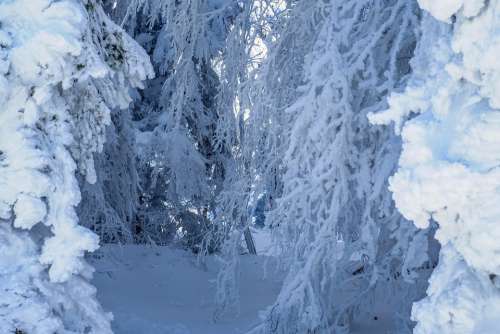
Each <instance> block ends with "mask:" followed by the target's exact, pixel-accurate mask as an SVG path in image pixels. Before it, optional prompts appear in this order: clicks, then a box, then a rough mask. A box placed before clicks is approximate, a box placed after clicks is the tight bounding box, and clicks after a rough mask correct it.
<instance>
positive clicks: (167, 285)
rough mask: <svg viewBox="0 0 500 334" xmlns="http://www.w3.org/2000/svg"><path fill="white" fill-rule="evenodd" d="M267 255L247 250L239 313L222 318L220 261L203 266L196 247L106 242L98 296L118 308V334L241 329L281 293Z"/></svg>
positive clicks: (96, 261)
mask: <svg viewBox="0 0 500 334" xmlns="http://www.w3.org/2000/svg"><path fill="white" fill-rule="evenodd" d="M261 244H262V243H261ZM260 250H261V251H262V249H260ZM266 259H267V260H269V257H266V256H250V255H242V256H241V270H242V275H241V292H240V298H241V308H240V310H239V315H236V314H232V315H227V316H226V317H224V318H222V319H221V320H219V321H217V322H214V320H213V313H214V309H215V305H214V300H215V290H216V289H215V288H216V286H215V284H216V283H215V280H216V277H217V271H218V267H219V264H218V262H217V261H216V259H215V258H213V257H209V258H208V259H207V263H206V266H200V265H198V264H197V261H196V256H195V255H193V254H192V253H190V252H186V251H182V250H178V249H172V248H168V247H151V246H136V245H133V246H130V245H128V246H105V247H103V248H102V249H101V250H100V251H99V252H98V253H97V254H96V256H95V257H94V258H92V260H91V261H92V264H93V265H94V267H95V268H96V272H95V274H94V280H93V283H94V284H95V285H96V286H97V289H98V298H99V300H100V302H101V303H102V305H103V307H104V308H105V309H106V310H107V311H111V312H112V313H113V315H114V321H113V329H114V332H115V333H116V334H238V333H245V332H246V331H247V330H248V329H250V328H252V327H253V326H255V325H256V324H258V323H259V322H260V320H259V312H260V311H262V310H264V309H265V308H266V307H268V306H269V305H271V304H272V303H273V301H274V300H275V298H276V296H277V295H278V293H279V290H280V286H281V283H282V282H281V279H280V278H278V277H279V276H280V275H275V274H274V275H269V277H270V278H264V262H265V261H266ZM274 262H275V261H268V265H267V268H268V271H269V272H275V270H273V269H272V268H271V267H272V266H273V264H272V263H274ZM277 276H278V277H277Z"/></svg>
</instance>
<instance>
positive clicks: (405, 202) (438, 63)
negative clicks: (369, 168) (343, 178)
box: [371, 0, 500, 334]
mask: <svg viewBox="0 0 500 334" xmlns="http://www.w3.org/2000/svg"><path fill="white" fill-rule="evenodd" d="M419 4H420V6H421V7H422V8H423V9H424V10H426V11H428V13H427V14H425V15H424V18H423V23H422V25H421V34H422V37H421V39H420V41H419V46H418V51H417V53H416V55H415V58H414V59H413V61H412V68H413V74H412V76H411V80H410V81H409V83H408V87H407V88H406V89H405V90H404V91H402V92H400V93H394V94H392V95H391V97H390V99H389V109H388V110H387V111H385V112H383V113H379V114H374V115H372V116H371V119H372V121H373V122H374V123H378V124H387V123H390V122H391V121H393V122H394V123H395V130H396V132H397V133H401V136H402V139H403V142H404V144H403V151H402V154H401V157H400V159H399V168H398V170H397V172H396V174H395V175H394V176H393V177H392V178H391V180H390V189H391V191H392V192H393V194H394V200H395V202H396V206H397V208H398V210H399V211H400V212H401V213H402V214H403V215H404V216H405V217H406V218H407V219H409V220H412V221H413V222H414V223H415V225H416V226H417V227H419V228H427V226H429V224H430V222H436V223H437V224H438V225H439V228H438V230H437V232H436V239H437V240H438V241H439V243H440V244H441V246H442V248H441V252H440V257H439V264H438V266H437V268H436V270H435V271H434V272H433V274H432V276H431V278H430V286H429V288H428V290H427V297H426V298H424V299H423V300H421V301H419V302H417V303H416V304H414V307H413V311H412V318H413V320H415V321H417V326H416V328H415V333H418V334H424V333H495V332H497V331H498V328H499V326H500V318H499V317H498V314H499V312H500V281H499V280H498V275H500V260H499V257H498V253H499V251H500V245H499V243H498V239H499V237H500V229H499V227H498V219H499V217H500V211H499V206H498V202H499V200H500V192H499V189H500V187H499V186H500V170H499V162H500V155H499V152H500V150H499V149H498V147H499V144H500V137H499V133H500V122H499V120H500V62H499V61H498V55H499V54H500V43H499V37H500V2H499V1H495V0H493V1H482V0H470V1H467V0H466V1H439V2H434V1H425V0H419Z"/></svg>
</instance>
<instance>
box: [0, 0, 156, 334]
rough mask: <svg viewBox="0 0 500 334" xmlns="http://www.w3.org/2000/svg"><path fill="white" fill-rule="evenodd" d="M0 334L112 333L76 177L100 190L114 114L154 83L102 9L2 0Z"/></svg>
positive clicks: (69, 2)
mask: <svg viewBox="0 0 500 334" xmlns="http://www.w3.org/2000/svg"><path fill="white" fill-rule="evenodd" d="M0 22H1V24H0V101H1V105H2V107H1V109H0V239H1V244H0V252H1V254H2V257H1V259H0V300H1V303H0V331H1V332H3V333H11V332H15V331H22V332H26V333H37V334H39V333H40V334H45V333H46V334H53V333H96V334H97V333H98V334H104V333H111V328H110V319H111V316H110V315H109V314H107V313H105V312H104V311H103V310H102V309H101V307H100V306H99V304H98V303H97V301H96V299H95V289H94V288H93V287H92V286H91V285H90V284H89V282H88V281H89V279H90V278H91V275H92V268H91V267H90V266H89V265H88V264H87V263H86V261H85V260H84V254H85V252H87V251H93V250H95V249H97V247H98V242H99V240H98V237H97V236H96V235H95V234H94V233H92V232H91V231H89V230H88V229H86V228H84V227H82V226H80V225H79V224H78V223H79V222H78V217H77V214H76V212H75V207H76V206H77V205H78V203H79V201H80V191H79V187H78V182H77V179H76V176H75V173H76V171H77V169H78V170H80V173H82V174H84V175H85V176H86V179H87V180H88V181H89V182H94V181H95V179H96V173H95V169H94V161H93V154H94V153H95V152H98V151H100V150H101V149H102V146H103V141H104V138H105V137H104V133H105V127H106V125H108V124H109V123H110V109H112V108H126V107H127V106H128V104H129V102H130V101H131V99H130V97H129V92H128V89H129V87H131V86H132V87H140V86H141V81H142V80H144V79H146V77H147V76H150V75H151V74H152V72H151V69H150V65H149V62H148V59H147V56H146V55H145V53H144V52H143V51H142V49H140V47H139V46H138V45H137V44H136V43H135V42H134V41H133V40H132V39H131V38H130V37H128V36H127V35H126V34H125V33H124V31H123V30H122V29H120V28H119V27H118V26H116V25H115V24H113V23H112V22H111V21H110V20H109V19H108V18H107V17H106V15H105V14H104V12H103V10H102V8H101V7H100V5H99V3H98V2H96V1H92V0H88V1H75V0H63V1H57V2H54V1H50V0H14V1H3V2H0Z"/></svg>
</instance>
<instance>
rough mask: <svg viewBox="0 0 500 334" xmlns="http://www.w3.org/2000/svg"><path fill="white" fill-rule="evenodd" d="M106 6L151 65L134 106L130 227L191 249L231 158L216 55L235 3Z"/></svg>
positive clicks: (142, 237)
mask: <svg viewBox="0 0 500 334" xmlns="http://www.w3.org/2000/svg"><path fill="white" fill-rule="evenodd" d="M108 7H109V9H110V12H112V13H113V16H114V17H115V19H116V20H118V21H121V22H123V26H124V27H126V29H127V30H128V31H129V33H130V34H131V35H132V36H134V38H135V39H136V40H137V41H138V42H139V43H140V44H141V45H142V46H143V47H144V48H145V49H146V51H147V52H148V54H149V55H150V57H151V59H152V62H153V65H154V68H155V72H156V78H155V79H154V80H151V81H149V82H148V83H147V89H146V90H145V91H144V94H141V95H140V96H138V98H137V100H136V103H135V106H134V108H133V118H132V120H133V124H134V125H133V126H134V127H135V138H134V142H135V143H134V147H135V150H136V160H137V165H136V168H137V175H138V183H139V188H140V190H139V208H138V212H137V215H136V219H135V221H134V222H133V225H134V227H133V234H135V236H136V240H139V241H141V242H149V241H154V242H156V243H161V244H165V243H168V242H170V241H172V239H178V240H180V241H181V242H182V243H184V244H185V245H186V246H188V247H191V248H193V249H194V250H198V247H199V244H200V242H201V240H202V238H203V235H204V233H205V232H206V231H207V230H208V229H209V228H210V225H211V219H212V217H213V215H214V208H215V198H216V197H217V194H218V193H219V192H220V190H221V189H222V184H223V182H224V178H225V173H226V166H225V165H226V164H228V163H230V162H231V160H232V157H231V145H233V143H232V142H231V136H232V134H231V133H229V132H230V131H232V132H234V114H233V113H232V110H233V105H230V104H228V101H229V100H231V99H230V98H226V99H224V101H223V99H222V98H221V96H223V95H224V96H228V95H229V94H230V93H229V92H227V88H228V86H229V85H228V84H226V82H227V81H226V78H223V76H224V75H225V74H224V73H227V71H226V70H225V69H224V66H225V64H224V62H223V61H222V59H223V58H224V56H223V54H224V53H226V48H225V47H226V45H225V43H226V37H227V34H228V33H229V32H230V30H231V27H232V23H233V21H234V19H235V17H236V16H237V15H238V14H239V12H240V7H239V2H238V1H229V0H227V1H219V0H217V1H216V0H204V1H181V2H179V1H171V0H164V1H149V0H134V1H121V2H120V3H118V6H115V4H114V2H113V1H111V2H109V6H108ZM221 80H224V81H221ZM224 89H225V91H224V93H222V90H224ZM223 102H224V103H223ZM231 128H233V130H231ZM226 130H230V131H226ZM110 168H112V167H110Z"/></svg>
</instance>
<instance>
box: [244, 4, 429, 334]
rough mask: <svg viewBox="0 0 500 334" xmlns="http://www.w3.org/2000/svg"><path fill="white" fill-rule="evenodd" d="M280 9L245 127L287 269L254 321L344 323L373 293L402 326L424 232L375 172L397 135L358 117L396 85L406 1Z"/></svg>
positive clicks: (414, 14) (414, 293)
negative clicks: (265, 309) (401, 210)
mask: <svg viewBox="0 0 500 334" xmlns="http://www.w3.org/2000/svg"><path fill="white" fill-rule="evenodd" d="M281 15H282V17H283V18H282V20H281V21H280V22H278V24H277V26H275V28H276V29H278V30H277V32H275V33H274V34H275V35H274V38H275V39H276V41H275V42H274V43H270V44H269V48H270V51H269V55H268V58H267V59H266V61H265V64H264V65H263V66H262V67H261V69H260V70H259V71H257V73H258V74H257V77H258V79H259V80H258V81H257V84H256V86H255V88H254V91H255V92H261V93H260V94H259V93H254V94H255V95H254V96H255V99H256V102H255V104H254V105H253V106H251V107H250V109H251V115H250V118H249V122H253V123H251V124H249V128H250V130H249V131H252V136H251V137H252V139H253V140H254V143H251V144H252V146H251V147H252V148H251V149H250V154H251V156H252V159H255V160H254V161H255V162H254V164H255V166H256V167H255V169H254V170H253V171H254V172H255V173H256V179H257V182H261V183H263V184H264V186H262V189H266V191H268V193H270V194H272V195H271V196H272V197H273V198H272V199H269V201H270V202H271V201H275V205H273V206H274V208H273V209H272V210H271V212H269V213H268V217H267V219H266V220H267V223H268V224H270V225H271V226H272V228H273V231H274V234H275V236H276V241H277V242H279V243H280V244H281V248H282V264H283V267H285V268H287V271H288V276H287V279H286V280H285V283H284V286H283V288H282V291H281V293H280V296H279V297H278V299H277V301H276V302H275V304H274V305H273V306H272V307H271V308H270V310H269V312H268V314H267V318H266V321H265V323H264V324H263V325H262V326H260V327H259V328H258V329H256V331H258V332H262V333H308V332H311V333H316V332H317V333H326V332H335V333H337V332H340V331H349V326H350V323H351V322H354V323H356V322H359V321H360V319H362V318H370V319H371V318H373V317H374V316H376V314H374V313H373V309H374V308H375V306H374V305H375V304H376V303H385V304H386V305H388V306H387V307H392V308H393V309H395V310H397V314H396V315H394V317H392V318H390V319H388V322H389V323H391V325H390V326H392V327H393V328H394V329H395V330H397V331H399V332H407V331H410V330H411V324H410V320H409V315H410V308H411V303H412V301H414V300H416V299H417V298H419V297H421V296H422V294H423V290H424V286H425V279H426V277H425V273H426V271H428V270H427V269H430V267H431V266H432V263H430V261H431V259H430V257H429V256H428V255H427V251H428V246H429V245H428V238H429V236H428V232H429V230H426V231H422V232H418V231H417V230H416V229H415V228H414V227H412V226H411V224H410V223H408V222H407V221H406V220H405V219H404V218H403V217H402V216H401V214H399V213H398V212H397V210H395V207H394V204H393V202H392V199H391V194H390V192H389V191H388V190H387V179H388V177H389V176H390V175H391V173H392V172H393V171H394V169H395V167H396V164H397V159H398V157H399V152H400V145H401V144H400V141H399V139H398V138H397V137H396V136H395V135H394V134H392V133H391V131H390V130H389V129H387V128H383V129H382V128H376V129H374V128H372V127H371V126H370V124H369V122H368V119H367V117H366V116H367V114H368V113H369V112H373V111H378V110H381V109H383V108H385V107H386V104H385V97H386V96H387V94H388V93H389V92H391V91H392V90H394V89H398V88H401V87H403V86H404V83H405V77H406V75H407V74H408V73H409V71H410V67H409V60H410V58H411V57H412V54H413V49H414V47H415V43H416V39H417V36H416V34H415V30H416V28H417V27H418V24H419V17H418V7H417V5H416V3H415V2H414V1H405V0H401V1H390V2H387V1H342V2H340V1H339V2H337V1H314V2H311V1H290V2H287V3H286V6H285V9H284V11H283V13H282V14H281ZM262 92H263V93H262ZM257 99H258V100H257ZM252 107H253V110H252ZM269 185H271V186H269ZM268 189H270V190H268ZM418 248H421V249H422V251H421V252H418V251H416V249H418ZM419 271H420V272H419ZM419 273H421V274H422V275H419ZM396 291H397V293H396Z"/></svg>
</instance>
